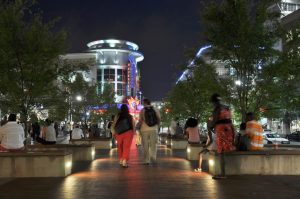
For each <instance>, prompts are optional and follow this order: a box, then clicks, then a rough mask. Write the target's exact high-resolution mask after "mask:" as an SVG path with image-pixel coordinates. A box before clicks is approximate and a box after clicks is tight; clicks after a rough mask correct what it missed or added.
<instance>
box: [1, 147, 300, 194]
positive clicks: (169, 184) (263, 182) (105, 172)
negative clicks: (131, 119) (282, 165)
mask: <svg viewBox="0 0 300 199" xmlns="http://www.w3.org/2000/svg"><path fill="white" fill-rule="evenodd" d="M185 155H186V154H185V151H184V150H173V151H172V150H170V149H167V148H166V147H165V146H163V145H159V147H158V164H157V165H155V166H145V165H143V164H142V163H143V153H142V148H141V147H136V146H135V144H134V143H133V144H132V147H131V160H130V164H129V168H127V169H124V168H122V167H120V166H119V164H118V160H117V151H116V149H112V150H98V151H97V154H96V160H94V161H93V162H92V163H90V164H86V163H80V164H76V165H74V172H73V174H72V175H70V176H67V177H65V178H0V199H23V198H24V199H73V198H74V199H91V198H93V199H94V198H95V199H98V198H103V199H123V198H124V199H125V198H129V199H152V198H153V199H165V198H166V199H177V198H178V199H179V198H180V199H181V198H182V199H183V198H195V199H196V198H197V199H206V198H207V199H214V198H217V199H236V198H237V199H239V198H241V199H250V198H251V199H269V198H270V199H297V198H300V176H229V177H228V178H227V179H224V180H213V179H212V178H211V176H210V175H209V174H207V173H205V172H204V173H195V172H193V168H194V167H195V166H196V162H191V161H187V160H186V159H185Z"/></svg>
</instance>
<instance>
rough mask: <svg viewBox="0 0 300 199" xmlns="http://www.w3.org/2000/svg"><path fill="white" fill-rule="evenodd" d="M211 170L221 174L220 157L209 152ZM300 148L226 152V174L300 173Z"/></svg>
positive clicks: (215, 173) (214, 173)
mask: <svg viewBox="0 0 300 199" xmlns="http://www.w3.org/2000/svg"><path fill="white" fill-rule="evenodd" d="M208 158H209V172H210V173H211V174H213V175H218V174H220V164H219V158H217V155H216V154H215V153H214V152H210V154H209V157H208ZM299 165H300V150H286V149H279V150H273V149H269V150H268V149H265V150H264V151H235V152H228V153H225V172H226V175H242V174H251V175H300V167H299Z"/></svg>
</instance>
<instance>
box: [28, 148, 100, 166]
mask: <svg viewBox="0 0 300 199" xmlns="http://www.w3.org/2000/svg"><path fill="white" fill-rule="evenodd" d="M27 149H28V150H29V151H57V150H66V151H70V152H71V153H72V154H73V158H72V159H73V162H78V161H93V160H94V158H95V146H94V145H92V144H80V145H77V144H53V145H41V144H39V145H28V146H27Z"/></svg>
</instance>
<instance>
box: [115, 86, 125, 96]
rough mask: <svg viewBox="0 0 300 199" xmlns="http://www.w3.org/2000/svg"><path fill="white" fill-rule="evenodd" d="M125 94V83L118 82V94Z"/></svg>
mask: <svg viewBox="0 0 300 199" xmlns="http://www.w3.org/2000/svg"><path fill="white" fill-rule="evenodd" d="M124 94H125V85H124V84H121V83H118V84H117V95H124Z"/></svg>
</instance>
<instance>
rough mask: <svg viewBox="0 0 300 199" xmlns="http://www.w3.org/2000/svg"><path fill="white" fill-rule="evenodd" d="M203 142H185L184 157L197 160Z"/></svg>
mask: <svg viewBox="0 0 300 199" xmlns="http://www.w3.org/2000/svg"><path fill="white" fill-rule="evenodd" d="M203 146H205V144H187V147H186V158H187V159H188V160H199V153H200V152H201V151H202V150H203Z"/></svg>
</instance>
